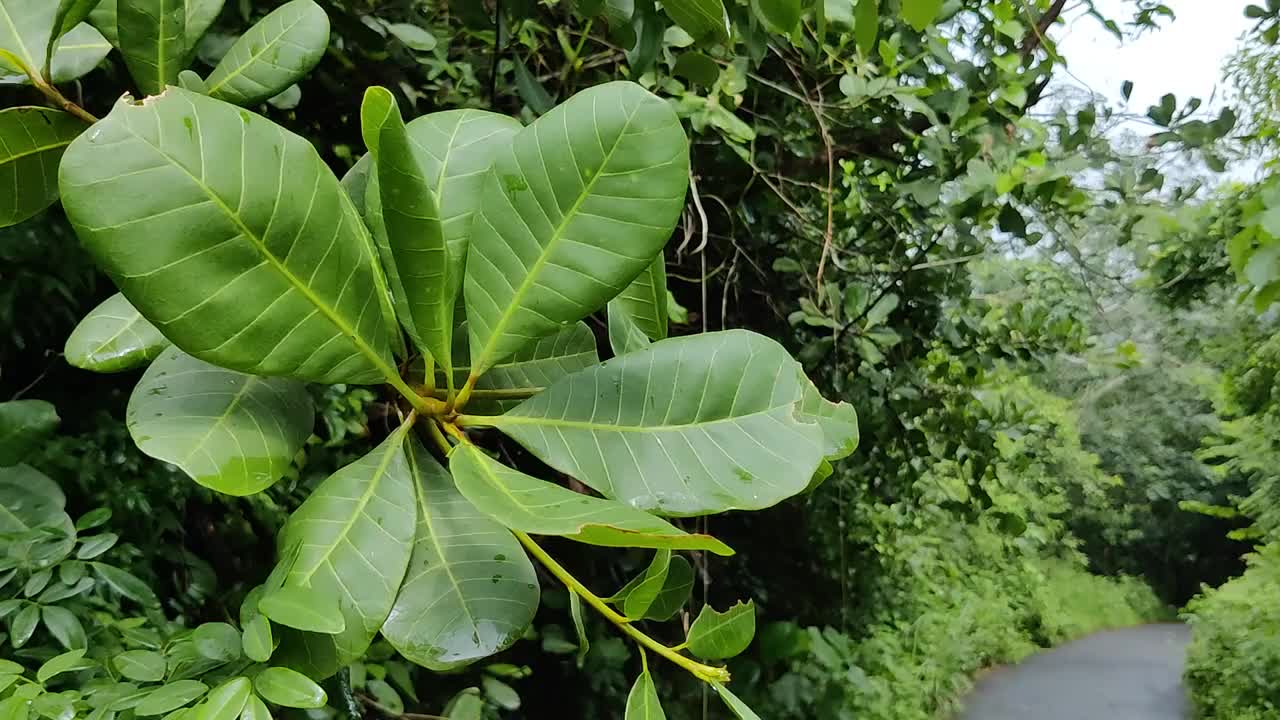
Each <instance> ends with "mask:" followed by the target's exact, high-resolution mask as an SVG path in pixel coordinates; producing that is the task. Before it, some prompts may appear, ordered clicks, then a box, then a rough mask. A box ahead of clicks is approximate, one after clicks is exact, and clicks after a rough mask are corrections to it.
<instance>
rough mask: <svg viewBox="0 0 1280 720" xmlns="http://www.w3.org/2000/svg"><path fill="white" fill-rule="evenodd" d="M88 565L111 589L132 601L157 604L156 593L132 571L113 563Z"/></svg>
mask: <svg viewBox="0 0 1280 720" xmlns="http://www.w3.org/2000/svg"><path fill="white" fill-rule="evenodd" d="M89 565H90V566H91V567H92V568H93V571H94V572H95V573H97V575H98V577H99V578H100V579H101V580H102V581H103V582H104V583H106V584H107V585H108V586H109V587H110V588H111V589H112V590H115V591H116V592H118V593H120V594H121V595H123V596H125V597H127V598H129V599H130V600H133V601H134V602H136V603H138V604H140V605H145V606H148V607H150V606H157V605H159V604H160V601H159V600H158V599H157V598H156V594H155V593H154V592H152V591H151V588H149V587H147V584H146V583H144V582H142V581H141V580H139V579H138V578H137V576H135V575H133V574H132V573H129V572H126V571H124V570H121V569H120V568H118V567H115V566H113V565H105V564H103V563H99V562H92V563H89Z"/></svg>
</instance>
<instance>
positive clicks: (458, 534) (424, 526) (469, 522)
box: [382, 439, 538, 671]
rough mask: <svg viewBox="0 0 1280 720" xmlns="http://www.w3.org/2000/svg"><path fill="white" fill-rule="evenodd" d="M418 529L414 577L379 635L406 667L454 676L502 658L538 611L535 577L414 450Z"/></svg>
mask: <svg viewBox="0 0 1280 720" xmlns="http://www.w3.org/2000/svg"><path fill="white" fill-rule="evenodd" d="M409 465H410V468H411V471H412V473H413V477H414V479H415V485H416V487H417V507H418V524H417V536H416V539H415V541H414V546H413V555H412V557H411V558H410V560H409V569H408V572H407V573H406V574H405V580H404V583H403V585H401V587H400V593H399V595H398V597H397V598H396V603H395V606H394V607H393V608H392V609H391V614H390V615H389V616H388V617H387V621H386V623H385V624H384V625H383V626H382V635H383V636H384V637H385V638H387V640H388V641H390V642H391V644H392V646H394V647H395V648H396V650H398V651H399V652H400V654H401V655H403V656H404V657H405V658H406V659H408V660H411V661H413V662H415V663H418V664H419V665H423V666H425V667H427V668H430V669H432V670H437V671H441V670H449V669H452V668H456V667H460V666H463V665H465V664H467V663H470V662H473V661H475V660H479V659H481V658H484V657H488V656H489V655H493V654H494V653H497V652H500V651H502V650H505V649H506V648H508V647H510V646H511V645H512V644H513V643H514V642H515V641H516V640H518V639H519V638H520V637H521V636H522V635H523V634H524V632H525V630H526V629H527V628H528V627H529V623H530V622H532V620H533V615H534V613H535V612H536V611H537V609H538V577H537V574H536V573H535V572H534V569H533V565H532V564H531V563H530V562H529V558H528V556H526V555H525V553H524V550H523V549H521V547H520V544H519V543H518V542H516V539H515V538H514V537H512V535H511V533H510V531H508V530H507V529H506V528H505V527H503V526H502V525H500V524H498V523H497V522H495V521H494V520H493V519H492V518H490V517H488V516H487V515H485V514H483V513H481V512H480V511H479V510H477V509H476V508H475V506H474V505H472V504H471V503H470V502H469V501H468V500H467V499H466V498H465V497H463V496H462V494H460V493H459V492H458V490H457V489H456V488H455V487H454V484H453V480H452V479H451V478H450V477H449V474H448V473H447V472H446V471H445V469H444V468H443V467H441V466H440V463H438V462H436V460H435V458H433V457H432V456H431V454H430V453H428V452H427V450H426V448H424V447H422V444H421V443H420V442H418V441H417V439H411V440H410V442H409Z"/></svg>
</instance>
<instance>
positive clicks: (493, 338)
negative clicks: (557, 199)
mask: <svg viewBox="0 0 1280 720" xmlns="http://www.w3.org/2000/svg"><path fill="white" fill-rule="evenodd" d="M646 102H647V100H642V101H641V102H640V103H639V104H637V105H636V106H635V108H633V109H632V111H631V112H629V113H627V120H626V122H625V123H623V125H622V130H621V131H619V132H618V135H617V137H616V138H615V139H614V142H613V146H612V147H610V148H609V152H607V153H605V156H604V159H603V160H601V161H600V167H599V168H597V169H596V172H595V174H594V175H592V176H591V180H590V182H588V183H587V184H586V185H584V186H583V188H582V192H581V193H579V194H578V197H577V198H576V199H575V200H574V201H573V205H572V206H571V207H570V208H569V210H568V212H566V213H564V214H563V215H562V216H561V219H560V224H559V225H557V226H556V229H555V232H553V233H552V235H551V239H550V240H549V241H547V244H546V245H545V246H544V247H543V248H542V252H541V253H540V254H539V255H538V259H537V260H536V261H534V263H533V267H531V268H529V272H527V273H525V276H524V280H522V281H521V282H520V287H518V288H516V291H515V293H514V294H513V295H512V296H511V301H510V302H509V303H507V308H506V309H505V310H503V311H502V315H501V316H500V317H499V318H498V322H497V323H495V324H494V326H493V330H492V331H491V332H490V334H489V340H488V342H486V343H485V345H484V348H483V349H481V350H480V354H479V355H478V356H477V357H476V358H474V359H473V360H472V363H471V364H472V365H473V366H475V367H485V363H486V362H487V361H488V359H489V355H490V354H492V353H493V349H494V347H495V346H496V345H497V344H498V342H499V340H500V339H501V337H502V334H503V333H504V332H506V328H507V325H508V324H510V322H511V319H512V318H514V317H515V313H516V310H518V309H519V308H520V307H521V303H522V302H523V300H524V296H525V295H526V294H527V293H528V292H529V289H530V288H531V287H533V285H534V281H535V280H536V279H537V278H538V276H539V275H540V274H541V272H542V268H543V266H544V265H546V264H547V262H548V261H549V260H550V258H551V253H552V252H553V251H554V250H555V248H556V247H557V246H558V245H559V244H560V240H561V239H562V238H563V237H564V231H565V228H567V227H568V226H569V223H570V222H572V221H573V219H574V218H575V217H576V216H577V214H578V210H579V209H580V208H581V207H582V203H584V202H586V200H587V198H588V197H589V196H590V195H591V191H592V190H593V189H595V186H596V181H598V180H599V179H600V177H601V176H602V175H603V174H604V172H605V168H607V167H608V165H609V163H610V161H612V160H613V154H614V153H615V152H617V150H618V146H619V145H621V144H622V138H623V137H624V136H625V135H626V134H627V132H628V131H629V130H630V129H631V123H632V121H633V120H635V117H636V114H637V113H639V112H640V108H641V107H642V106H643V105H644V104H645V103H646ZM591 109H592V123H593V124H595V125H597V127H596V132H597V134H598V133H599V127H598V122H597V120H596V115H595V105H594V104H593V105H592V106H591ZM562 112H564V111H563V110H562ZM533 127H534V126H533V125H530V126H529V127H528V128H525V130H530V129H532V128H533ZM525 130H522V131H521V133H523V132H524V131H525ZM534 137H535V138H536V137H537V135H536V133H535V135H534ZM514 154H515V151H514V150H512V155H513V156H514ZM574 164H575V165H576V164H577V163H576V161H575V163H574ZM489 172H490V173H491V174H496V173H497V169H496V165H495V166H494V167H493V168H490V170H489ZM520 174H521V175H524V171H523V170H521V173H520ZM512 210H513V212H517V213H518V212H519V211H518V210H515V205H514V203H513V204H512ZM483 212H484V211H483V209H482V210H481V214H483ZM495 232H496V230H495ZM487 371H488V368H485V371H484V372H487ZM472 372H473V373H474V372H475V371H474V370H473V371H472Z"/></svg>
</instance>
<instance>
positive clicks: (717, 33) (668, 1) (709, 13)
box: [662, 0, 729, 42]
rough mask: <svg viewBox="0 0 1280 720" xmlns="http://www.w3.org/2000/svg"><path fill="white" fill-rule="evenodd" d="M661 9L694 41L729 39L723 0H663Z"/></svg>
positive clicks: (727, 17)
mask: <svg viewBox="0 0 1280 720" xmlns="http://www.w3.org/2000/svg"><path fill="white" fill-rule="evenodd" d="M662 9H664V10H666V11H667V14H668V15H670V16H671V19H672V20H675V21H676V24H677V25H679V26H680V27H682V28H684V31H685V32H687V33H689V35H690V36H691V37H692V38H693V39H694V40H696V41H699V42H721V41H724V40H728V39H729V14H728V13H727V12H725V9H724V2H723V0H663V3H662Z"/></svg>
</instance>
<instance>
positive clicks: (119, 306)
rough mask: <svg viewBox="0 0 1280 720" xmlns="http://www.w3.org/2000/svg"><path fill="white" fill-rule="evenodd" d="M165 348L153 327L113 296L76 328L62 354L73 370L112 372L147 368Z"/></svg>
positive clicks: (120, 299) (125, 300)
mask: <svg viewBox="0 0 1280 720" xmlns="http://www.w3.org/2000/svg"><path fill="white" fill-rule="evenodd" d="M166 347H169V341H168V339H166V338H165V336H164V335H161V334H160V331H159V330H157V329H156V326H155V325H152V324H151V323H150V322H149V321H148V320H147V319H146V318H144V317H142V314H141V313H139V312H138V310H137V309H136V308H135V307H133V305H131V304H130V303H129V301H128V299H126V298H125V296H124V295H121V294H120V293H116V294H115V295H112V296H111V297H109V298H107V299H106V300H105V301H103V303H102V304H101V305H99V306H98V307H96V308H94V309H93V310H91V311H90V312H89V314H88V315H86V316H85V318H84V319H83V320H81V321H80V324H79V325H76V329H75V330H73V331H72V332H71V337H69V338H67V345H66V349H65V351H64V355H65V356H66V358H67V362H68V363H70V364H71V365H73V366H75V367H78V368H81V369H84V370H92V371H93V372H101V373H112V372H121V371H124V370H132V369H134V368H136V367H141V366H143V365H146V364H147V363H149V362H151V361H152V360H154V359H155V358H156V356H157V355H159V354H160V352H161V351H162V350H164V349H165V348H166Z"/></svg>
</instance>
